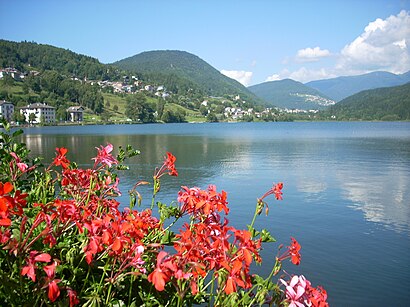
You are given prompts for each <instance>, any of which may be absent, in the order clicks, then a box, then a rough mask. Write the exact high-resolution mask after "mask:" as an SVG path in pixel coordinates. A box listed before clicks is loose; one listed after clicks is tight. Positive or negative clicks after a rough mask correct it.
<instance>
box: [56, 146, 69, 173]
mask: <svg viewBox="0 0 410 307" xmlns="http://www.w3.org/2000/svg"><path fill="white" fill-rule="evenodd" d="M56 151H57V156H56V157H55V158H54V161H53V164H54V165H55V166H59V165H61V166H62V168H64V169H66V168H67V167H68V165H69V164H70V161H68V159H67V157H66V156H65V155H66V154H67V151H68V150H67V148H64V147H61V148H56Z"/></svg>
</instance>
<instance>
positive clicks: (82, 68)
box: [0, 39, 121, 80]
mask: <svg viewBox="0 0 410 307" xmlns="http://www.w3.org/2000/svg"><path fill="white" fill-rule="evenodd" d="M0 67H3V68H5V67H14V68H16V69H18V70H21V71H29V70H41V71H44V70H54V71H57V72H59V73H60V74H63V75H66V76H68V77H71V76H75V77H78V78H81V79H83V78H87V79H91V80H117V79H119V78H120V77H121V71H119V69H118V68H115V67H113V66H110V65H106V64H102V63H100V62H99V61H98V60H97V59H95V58H92V57H90V56H86V55H81V54H77V53H75V52H72V51H70V50H66V49H63V48H58V47H54V46H50V45H44V44H37V43H35V42H26V41H24V42H20V43H18V42H12V41H7V40H3V39H0Z"/></svg>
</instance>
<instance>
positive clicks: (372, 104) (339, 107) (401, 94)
mask: <svg viewBox="0 0 410 307" xmlns="http://www.w3.org/2000/svg"><path fill="white" fill-rule="evenodd" d="M326 113H328V115H329V116H334V117H335V118H336V119H337V120H357V119H359V120H410V82H409V83H406V84H404V85H400V86H395V87H384V88H378V89H372V90H366V91H362V92H360V93H358V94H355V95H352V96H350V97H348V98H345V99H343V100H342V101H340V102H338V103H337V104H336V105H334V106H332V107H330V108H329V109H328V110H326Z"/></svg>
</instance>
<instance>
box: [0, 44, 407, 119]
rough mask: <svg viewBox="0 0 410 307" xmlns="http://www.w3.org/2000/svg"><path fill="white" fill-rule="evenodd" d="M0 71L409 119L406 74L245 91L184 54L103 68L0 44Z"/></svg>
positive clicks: (51, 51) (41, 48) (88, 60)
mask: <svg viewBox="0 0 410 307" xmlns="http://www.w3.org/2000/svg"><path fill="white" fill-rule="evenodd" d="M0 67H3V68H5V67H15V68H18V69H20V70H23V71H28V70H32V69H34V70H36V69H37V70H41V71H49V70H53V71H56V72H58V73H59V74H61V75H62V76H65V77H72V76H76V77H79V78H87V79H94V80H122V77H123V76H124V74H134V73H135V75H137V76H138V77H141V79H142V80H144V81H146V82H147V83H149V82H151V83H152V84H157V85H164V86H165V87H166V88H167V90H169V91H171V92H172V93H174V94H177V95H186V94H189V95H190V97H196V98H198V99H201V97H204V96H205V95H208V96H217V97H219V96H220V97H223V96H226V95H229V96H236V95H239V96H240V97H241V98H242V99H243V100H246V101H248V102H250V103H251V104H260V105H263V104H266V105H270V106H277V107H280V108H287V109H304V110H309V109H328V108H329V106H330V111H331V112H334V114H335V115H336V116H338V117H339V118H357V119H364V118H367V119H369V118H373V119H382V118H389V116H390V117H391V118H396V119H409V118H410V117H409V116H408V112H409V111H408V110H410V106H409V104H408V100H409V96H410V94H409V85H408V84H406V83H408V82H410V72H407V73H404V74H400V75H396V74H392V73H388V72H373V73H369V74H364V75H360V76H350V77H338V78H333V79H327V80H317V81H311V82H308V83H306V84H302V83H300V82H297V81H294V80H291V79H285V80H280V81H271V82H264V83H261V84H257V85H253V86H250V87H249V88H246V87H245V86H243V85H242V84H241V83H239V82H237V81H235V80H233V79H231V78H228V77H227V76H225V75H223V74H221V73H220V72H219V71H218V70H217V69H215V68H214V67H212V66H211V65H209V64H208V63H206V62H205V61H203V60H202V59H200V58H199V57H198V56H196V55H193V54H190V53H188V52H184V51H173V50H162V51H148V52H143V53H140V54H137V55H135V56H132V57H129V58H126V59H123V60H120V61H118V62H115V63H113V64H102V63H100V62H99V61H98V60H97V59H95V58H92V57H89V56H85V55H80V54H77V53H74V52H72V51H70V50H66V49H62V48H57V47H54V46H49V45H43V44H37V43H34V42H21V43H17V42H11V41H6V40H1V39H0ZM403 84H406V85H403ZM400 85H403V86H400ZM369 89H373V90H370V91H368V90H369ZM352 95H353V96H352ZM337 101H339V102H338V103H336V102H337Z"/></svg>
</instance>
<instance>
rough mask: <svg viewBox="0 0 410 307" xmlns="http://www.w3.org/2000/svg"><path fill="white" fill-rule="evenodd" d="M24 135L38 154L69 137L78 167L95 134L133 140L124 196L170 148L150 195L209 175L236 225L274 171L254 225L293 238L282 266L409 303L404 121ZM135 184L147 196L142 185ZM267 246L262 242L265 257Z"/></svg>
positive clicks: (357, 302)
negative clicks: (171, 173) (279, 195)
mask: <svg viewBox="0 0 410 307" xmlns="http://www.w3.org/2000/svg"><path fill="white" fill-rule="evenodd" d="M23 141H24V142H25V143H26V144H27V145H28V147H29V148H30V149H31V150H32V153H33V154H34V155H41V156H43V157H45V162H49V161H51V160H52V159H53V157H54V156H55V154H54V149H55V148H56V147H61V146H64V147H67V148H68V149H69V154H68V156H69V158H70V160H73V161H77V162H78V163H79V165H80V166H82V167H85V166H91V165H92V161H91V158H92V157H94V156H95V153H96V150H95V147H98V146H99V145H105V144H107V143H112V144H113V145H114V146H115V147H116V148H118V146H120V145H122V146H125V145H126V144H131V145H133V146H134V147H135V148H137V149H139V150H141V155H140V156H138V157H136V158H133V159H132V160H130V161H128V165H129V166H130V170H129V171H127V172H125V173H123V174H122V175H121V190H122V191H123V194H124V195H123V196H122V197H121V200H120V201H121V203H122V204H123V205H124V206H127V205H128V203H127V202H128V197H127V191H128V190H129V189H130V188H131V187H132V186H133V185H134V184H135V183H136V182H137V181H139V180H142V179H150V178H152V173H153V169H154V168H155V167H156V166H159V165H160V164H161V163H162V161H163V157H164V155H165V152H166V151H170V152H172V153H173V154H174V155H175V156H176V157H177V163H176V166H177V169H178V171H179V174H180V175H179V177H177V178H174V177H163V178H164V179H163V180H162V191H161V193H160V194H159V197H158V199H159V200H161V201H164V202H165V201H166V202H170V201H172V200H176V196H177V192H178V190H179V187H180V186H181V185H187V186H190V187H191V186H198V187H201V188H206V187H207V186H208V185H209V184H215V185H216V186H217V189H218V190H222V189H223V190H225V191H227V193H228V201H229V204H230V208H231V213H230V215H229V216H230V218H229V219H230V222H231V223H232V224H234V225H235V226H236V227H243V228H244V227H245V225H246V223H250V220H251V218H252V214H253V211H254V205H255V201H256V198H257V197H260V196H261V195H262V194H263V193H264V192H266V191H267V190H268V189H269V188H270V187H271V186H272V183H273V182H275V183H276V182H279V181H282V182H283V183H284V189H283V192H284V200H283V201H280V202H278V201H275V200H274V199H273V197H272V198H268V199H267V202H268V204H269V206H270V213H269V216H267V217H266V216H263V215H261V216H260V218H259V219H258V220H257V224H256V225H257V226H260V227H265V228H267V229H268V230H270V231H271V233H272V234H273V235H274V237H275V238H276V239H277V240H278V243H284V244H285V245H288V244H289V241H290V236H293V237H295V238H296V239H297V240H298V241H299V242H300V244H301V245H302V250H301V253H302V262H301V265H300V266H299V267H296V266H293V265H291V264H289V265H286V266H285V267H286V269H287V270H288V271H289V272H290V273H297V274H304V275H305V276H306V277H307V278H308V279H310V280H311V281H312V283H313V285H323V286H324V287H325V289H326V290H327V291H328V294H329V302H330V303H331V305H334V306H406V305H407V306H409V304H410V185H409V183H410V123H366V122H364V123H362V122H360V123H339V122H335V123H316V122H315V123H237V124H225V123H223V124H222V123H220V124H168V125H157V124H153V125H123V126H79V127H43V128H41V127H40V128H28V129H25V135H24V136H23ZM140 192H142V193H143V195H144V197H145V206H149V204H150V199H149V193H150V191H149V189H148V188H146V189H145V190H144V189H142V190H140ZM277 246H278V244H277V243H274V244H271V245H267V246H266V248H265V250H264V251H263V254H262V255H263V259H264V263H266V264H268V263H269V262H270V260H272V261H273V259H274V257H275V255H276V253H277ZM255 269H256V271H257V272H258V273H261V274H263V273H266V271H267V270H268V269H267V267H264V266H263V267H256V268H255ZM269 270H270V269H269Z"/></svg>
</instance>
